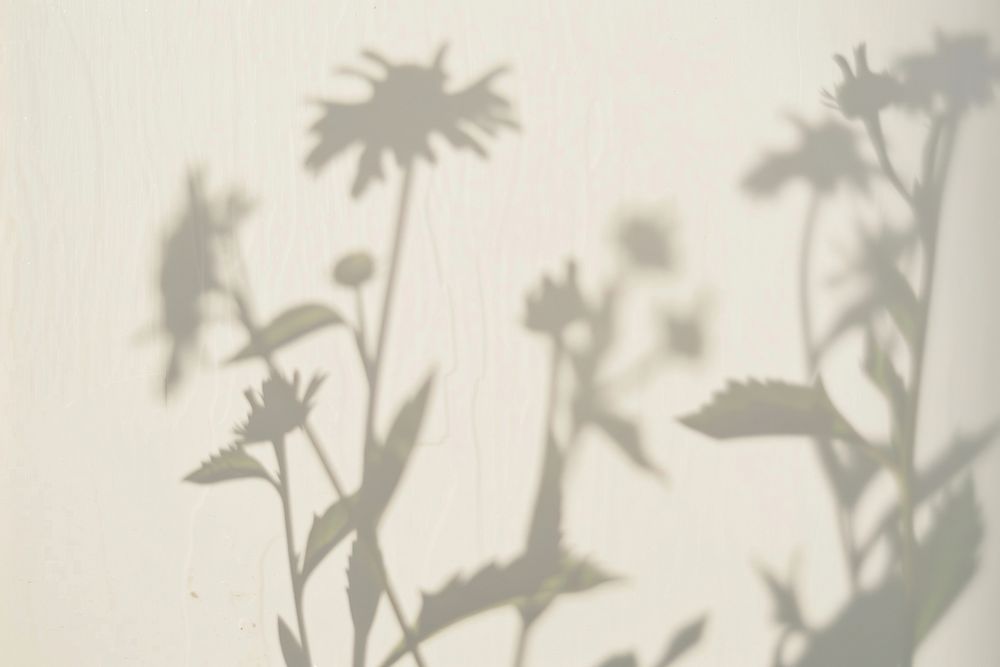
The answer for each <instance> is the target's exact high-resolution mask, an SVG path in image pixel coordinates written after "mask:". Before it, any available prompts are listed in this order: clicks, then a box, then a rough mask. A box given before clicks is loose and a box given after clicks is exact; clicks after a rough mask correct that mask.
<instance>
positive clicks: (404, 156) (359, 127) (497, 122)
mask: <svg viewBox="0 0 1000 667" xmlns="http://www.w3.org/2000/svg"><path fill="white" fill-rule="evenodd" d="M446 53H447V45H443V46H441V47H440V48H439V49H438V52H437V54H436V55H435V56H434V58H433V60H432V61H431V63H430V64H429V65H419V64H414V63H404V64H394V63H392V62H390V61H389V60H387V59H386V58H385V57H384V56H382V55H381V54H378V53H376V52H374V51H365V52H364V53H362V55H363V56H364V58H365V59H366V60H368V61H369V63H370V64H372V65H374V66H375V67H376V68H378V69H380V70H381V73H382V76H381V77H380V76H378V75H373V74H368V73H365V72H363V71H360V70H356V69H345V70H343V71H344V72H345V73H347V74H352V75H355V76H358V77H361V78H362V79H363V80H364V81H365V82H366V83H367V84H368V85H369V86H370V87H371V95H370V96H369V97H368V99H367V100H365V101H364V102H356V103H344V102H330V101H325V100H320V101H319V102H318V104H319V105H320V106H321V108H322V115H321V116H320V117H319V119H318V120H317V121H316V122H315V123H314V124H313V126H312V128H311V132H312V133H313V134H314V135H315V137H316V145H315V146H314V147H313V148H312V150H311V151H310V152H309V155H308V156H307V157H306V160H305V164H306V167H307V168H308V169H309V170H310V171H312V172H313V173H318V172H320V171H322V170H323V169H324V168H325V167H326V166H327V165H328V164H329V163H330V161H331V160H332V159H333V158H334V157H335V156H336V155H337V154H339V153H340V152H342V151H344V150H346V149H347V148H349V147H351V146H352V145H354V144H360V145H361V156H360V158H359V159H358V168H357V172H356V174H355V178H354V184H353V185H352V186H351V194H352V195H354V196H355V197H359V196H361V195H362V194H363V193H364V191H365V190H366V189H367V187H368V185H369V184H370V183H371V182H372V181H376V180H382V179H383V178H384V172H383V164H382V163H383V159H384V154H385V153H391V154H392V155H393V157H395V159H396V163H397V164H398V165H399V167H400V168H401V169H407V168H409V167H410V166H411V165H412V164H413V162H414V161H415V160H416V159H417V158H423V159H425V160H427V161H429V162H431V163H433V162H434V161H435V159H436V157H435V154H434V150H433V147H432V146H431V137H432V136H433V135H435V134H437V135H440V136H442V137H443V138H444V139H445V140H446V141H447V142H448V143H449V144H451V145H452V146H453V147H455V148H461V149H468V150H471V151H473V152H474V153H476V154H477V155H479V156H480V157H486V154H487V153H486V147H485V146H484V144H483V142H482V140H481V139H480V138H478V137H477V133H478V134H480V135H485V136H487V137H490V136H493V135H494V134H496V133H497V132H498V131H500V130H502V129H505V128H506V129H517V127H518V124H517V121H516V120H515V119H514V117H513V110H512V107H511V104H510V102H509V101H508V100H507V99H506V98H504V97H503V96H502V95H500V94H499V93H497V92H496V91H495V90H493V83H494V81H495V80H496V79H497V78H498V77H499V76H500V75H501V74H503V72H504V71H505V68H503V67H498V68H496V69H494V70H492V71H490V72H488V73H487V74H485V75H484V76H482V77H480V78H479V79H478V80H476V81H475V82H473V83H471V84H469V85H468V86H466V87H464V88H461V89H458V90H450V89H449V88H448V75H447V73H446V72H445V69H444V59H445V55H446Z"/></svg>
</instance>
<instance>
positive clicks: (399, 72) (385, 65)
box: [306, 47, 516, 667]
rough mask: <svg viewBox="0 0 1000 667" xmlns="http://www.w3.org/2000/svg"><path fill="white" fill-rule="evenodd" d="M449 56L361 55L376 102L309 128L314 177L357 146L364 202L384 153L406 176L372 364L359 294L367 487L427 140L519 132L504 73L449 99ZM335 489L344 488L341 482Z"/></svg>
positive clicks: (408, 637) (413, 645)
mask: <svg viewBox="0 0 1000 667" xmlns="http://www.w3.org/2000/svg"><path fill="white" fill-rule="evenodd" d="M445 53H446V48H445V47H442V48H441V49H439V51H438V53H437V54H436V55H435V57H434V59H433V61H432V63H431V64H430V65H429V66H421V65H411V64H404V65H394V64H392V63H390V62H389V61H388V60H387V59H386V58H384V57H383V56H381V55H379V54H376V53H374V52H365V53H364V54H363V55H364V56H365V57H366V58H367V59H368V60H369V61H372V62H374V63H375V64H376V65H378V66H379V67H381V68H382V69H383V70H384V74H385V77H384V78H381V79H379V78H376V77H375V76H373V75H368V74H365V73H362V72H359V71H357V70H347V71H348V72H349V73H351V74H355V75H358V76H360V77H361V78H363V79H364V80H365V81H367V82H368V84H369V85H370V86H371V88H372V95H371V97H370V99H369V100H367V101H365V102H362V103H357V104H345V103H339V102H321V105H322V107H323V110H324V113H323V115H322V116H321V117H320V119H319V120H318V121H317V122H316V123H315V125H314V126H313V127H312V130H313V132H314V133H315V134H316V135H317V140H318V142H317V144H316V145H315V147H314V148H313V149H312V151H311V152H310V154H309V156H308V157H307V159H306V165H307V166H308V167H309V168H310V169H311V170H313V171H314V172H318V171H319V170H321V169H323V168H324V167H325V166H326V165H327V164H328V162H329V161H330V160H331V159H332V158H333V157H334V156H336V155H337V154H338V153H339V152H340V151H342V150H343V149H345V148H346V147H348V146H350V145H351V144H354V143H360V144H361V145H362V149H361V150H362V154H361V158H360V160H359V163H358V169H357V173H356V176H355V179H354V185H353V187H352V194H353V195H354V196H355V197H357V196H360V195H361V194H363V193H364V191H365V190H366V188H367V187H368V185H369V183H370V182H371V181H373V180H381V179H382V178H383V171H382V161H383V153H385V152H389V153H392V154H393V155H394V156H395V158H396V161H397V163H398V164H399V166H400V167H401V169H402V181H401V184H400V190H399V199H398V204H397V212H396V220H395V226H394V229H393V233H392V248H391V251H390V258H389V270H388V275H387V277H386V283H385V291H384V293H383V298H382V308H381V310H380V314H379V317H380V323H379V326H378V330H377V334H376V339H375V349H374V353H373V356H372V357H371V358H369V357H368V356H367V352H366V349H367V347H366V346H367V342H366V340H365V335H364V333H363V331H364V326H365V325H364V320H363V318H364V312H363V310H364V308H363V296H362V295H361V293H360V289H359V290H358V292H357V305H358V317H359V324H358V327H359V334H358V336H357V340H358V353H359V356H360V361H361V364H362V367H363V368H364V369H365V373H366V378H367V380H368V406H367V410H366V415H365V435H364V460H365V470H364V475H365V477H366V481H368V480H367V478H368V477H369V476H370V475H369V471H370V469H371V468H372V466H373V465H374V462H375V459H376V458H377V457H378V452H379V441H378V436H377V434H376V423H377V417H378V401H379V397H380V393H381V392H380V383H381V377H382V368H383V365H384V358H385V349H386V343H387V340H388V334H389V324H390V320H391V315H392V309H393V301H394V296H395V293H396V288H397V284H398V282H399V278H398V274H399V268H400V264H401V258H402V249H403V242H404V238H405V231H406V222H407V218H408V213H409V203H410V193H411V190H412V185H413V180H414V176H415V169H416V159H417V158H418V157H424V158H427V159H429V160H431V161H433V160H434V155H433V152H432V148H431V145H430V138H431V135H433V134H434V133H439V134H441V135H443V136H444V137H445V139H446V140H448V141H449V142H450V143H451V144H452V145H453V146H455V147H457V148H468V149H471V150H473V151H475V152H476V153H478V154H479V155H480V156H481V157H485V156H486V151H485V149H484V148H483V146H482V145H481V144H480V143H479V141H478V140H477V139H476V138H475V135H474V134H473V132H472V131H473V130H479V131H482V132H485V133H487V134H493V132H494V131H495V130H496V129H498V128H501V127H509V128H514V127H516V123H515V122H514V121H513V119H512V118H511V116H510V104H509V103H508V102H507V101H506V100H505V99H504V98H503V97H501V96H500V95H498V94H497V93H495V92H494V91H493V90H492V88H491V84H492V81H493V79H494V78H495V77H496V76H497V75H498V74H499V73H501V72H502V69H497V70H494V71H493V72H491V73H489V74H487V75H486V76H484V77H482V78H481V79H480V80H479V81H477V82H475V83H473V84H472V85H471V86H469V87H467V88H465V89H463V90H460V91H458V92H449V91H447V90H446V88H445V82H446V80H447V75H446V74H445V71H444V56H445ZM331 480H333V477H331ZM334 485H335V487H339V485H338V484H336V482H335V484H334ZM338 495H339V496H340V498H341V499H342V500H345V501H349V499H348V497H347V496H346V495H345V494H344V493H342V492H341V491H340V490H339V488H338ZM375 522H376V517H375V516H368V517H366V516H359V517H357V525H358V528H359V530H358V536H359V540H363V541H364V543H365V544H366V545H367V548H368V549H369V550H370V553H369V554H368V556H369V557H370V558H371V559H372V562H375V563H377V566H378V574H379V576H380V578H381V584H382V588H383V590H384V592H385V594H386V597H387V598H388V600H389V603H390V605H391V607H392V610H393V613H394V615H395V616H396V620H397V622H398V623H399V625H400V628H401V630H402V632H403V637H404V641H405V643H406V646H407V648H408V650H409V652H410V653H411V654H412V656H413V659H414V661H415V662H416V663H417V665H418V667H424V665H425V661H424V659H423V657H422V655H421V653H420V649H419V640H418V639H417V638H416V637H415V635H414V632H413V631H412V629H411V628H410V625H409V624H408V623H407V622H406V620H405V617H404V613H403V610H402V606H401V604H400V602H399V599H398V596H397V595H396V593H395V591H394V590H393V588H392V587H391V586H390V585H389V582H388V574H387V572H386V571H385V566H384V563H383V561H382V558H381V555H380V553H379V548H378V544H377V541H376V539H377V538H376V532H375V530H374V524H375ZM362 528H364V529H362ZM369 543H370V544H369ZM354 660H355V664H356V665H363V663H364V652H363V648H361V650H360V653H359V651H358V650H357V649H356V652H355V658H354Z"/></svg>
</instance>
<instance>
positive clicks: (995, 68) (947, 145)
mask: <svg viewBox="0 0 1000 667" xmlns="http://www.w3.org/2000/svg"><path fill="white" fill-rule="evenodd" d="M936 47H937V48H936V50H935V51H933V52H931V53H926V54H918V55H914V56H909V57H907V58H904V59H903V60H902V61H901V62H900V64H899V67H898V71H897V73H895V74H889V73H876V72H873V71H872V70H871V69H870V68H869V65H868V60H867V53H866V50H865V48H864V46H863V45H862V46H860V47H858V48H857V49H856V50H855V54H854V66H853V67H852V66H851V64H850V63H849V62H848V60H847V59H846V58H845V57H843V56H837V57H836V58H835V60H836V63H837V65H838V67H839V68H840V70H841V72H842V73H843V81H842V82H841V83H840V84H839V85H838V86H837V87H836V88H835V89H834V91H833V92H832V93H824V96H825V98H826V101H827V104H828V105H829V106H831V107H834V108H835V109H837V110H838V111H840V112H841V113H842V114H843V116H844V117H845V118H847V119H848V120H857V121H860V122H861V123H862V124H863V126H864V128H865V130H866V136H867V138H868V140H869V142H870V144H871V150H872V152H873V153H874V154H875V156H876V158H877V162H878V165H879V169H880V171H881V175H882V177H883V178H884V179H885V181H886V182H887V183H888V184H889V185H890V186H891V188H892V190H893V191H894V192H895V193H896V194H897V195H898V196H899V197H900V198H901V199H902V201H903V203H904V205H905V207H906V208H907V209H908V211H909V217H910V220H909V222H908V225H907V226H906V228H905V229H904V230H902V231H896V230H894V229H892V228H890V227H889V226H888V225H883V227H882V229H881V230H880V231H879V232H878V233H877V235H876V236H874V237H873V236H871V235H870V234H869V233H868V232H864V233H863V234H862V235H863V237H864V238H863V241H862V247H861V250H860V253H859V256H858V258H857V259H854V260H852V262H851V263H850V264H849V266H848V267H847V269H846V271H845V272H844V273H843V274H841V275H840V276H839V277H838V281H841V280H844V279H850V280H855V281H857V280H860V281H861V282H862V284H863V286H864V288H865V289H864V290H863V291H862V296H861V297H860V299H857V300H856V301H855V303H853V304H850V305H849V306H848V307H847V308H845V309H844V311H843V312H842V313H840V314H839V315H837V317H836V318H835V319H834V322H833V324H832V325H831V326H830V328H829V331H827V332H825V333H824V334H823V335H822V336H819V337H817V336H816V335H815V334H814V333H813V332H812V325H811V320H810V319H809V318H810V315H809V312H808V309H809V306H810V299H809V298H808V297H803V294H806V292H807V290H808V289H809V285H810V284H811V283H810V281H809V280H808V275H807V274H808V272H809V262H808V261H803V262H802V264H801V266H800V269H801V271H802V275H800V281H801V282H800V307H801V308H802V309H803V313H802V318H803V320H802V322H803V327H802V328H803V334H804V337H805V339H806V348H807V352H808V356H809V359H808V362H809V368H810V372H811V373H812V372H814V371H815V370H816V369H818V367H819V366H818V364H819V362H820V361H821V359H822V357H823V355H824V353H825V352H826V351H827V350H828V348H829V347H830V345H832V344H833V343H834V342H835V341H837V340H839V339H840V338H841V337H842V336H843V335H844V334H846V333H848V332H849V331H853V330H860V332H861V333H862V334H863V335H864V338H865V344H866V355H865V360H864V363H863V364H862V368H863V370H864V372H865V375H866V378H867V380H868V381H869V382H871V383H872V384H873V385H874V388H875V389H876V390H877V391H879V393H881V395H882V396H883V398H884V399H885V403H886V408H887V413H888V422H889V425H890V429H889V432H890V434H889V438H888V442H887V443H884V442H877V441H873V440H871V439H869V438H867V437H865V436H863V435H861V434H860V433H859V432H858V430H857V429H855V428H854V426H853V425H852V424H851V422H850V421H849V420H848V419H847V418H846V417H845V416H844V415H843V414H842V413H841V412H840V411H839V410H838V409H837V407H836V406H835V405H834V403H833V401H832V400H831V399H830V397H829V395H828V394H827V393H826V390H825V388H824V387H823V383H822V380H821V379H818V378H817V379H816V380H815V381H813V382H812V383H811V384H809V385H795V384H791V383H786V382H777V381H769V382H756V381H750V382H747V383H736V382H733V383H730V385H729V386H728V387H727V388H726V389H725V390H724V391H722V392H720V393H719V394H717V395H716V396H715V397H714V399H713V401H712V402H711V403H710V404H708V405H707V406H705V407H704V408H702V409H701V410H700V411H699V412H697V413H695V414H692V415H689V416H687V417H684V418H682V420H681V421H682V422H683V423H685V424H687V425H688V426H690V427H691V428H694V429H696V430H699V431H701V432H703V433H705V434H707V435H709V436H712V437H714V438H719V439H728V438H740V437H749V436H767V435H771V436H773V435H792V436H806V437H811V438H813V439H815V440H816V441H817V442H819V443H820V445H821V447H820V451H821V453H823V452H825V454H824V456H823V458H824V466H825V467H826V469H827V470H828V471H833V473H834V474H833V475H832V480H833V482H834V486H835V491H837V499H838V504H839V505H840V511H841V512H842V514H841V523H840V529H841V534H842V537H844V538H846V539H845V542H844V544H845V553H846V554H847V556H848V563H849V566H850V573H851V597H850V598H849V599H848V601H847V603H846V604H845V605H844V607H843V609H842V611H841V612H840V614H839V615H837V616H836V617H835V618H834V619H833V620H832V621H831V622H830V623H829V624H828V625H826V626H824V627H819V628H817V627H813V626H811V625H810V624H809V623H808V622H806V620H805V619H804V616H803V615H802V614H801V611H800V610H799V607H798V603H797V599H796V596H795V591H794V588H792V587H791V586H790V585H787V584H785V583H782V582H780V581H779V580H778V579H777V578H775V577H773V576H771V575H769V574H767V573H765V581H766V583H767V585H768V588H769V590H770V591H771V593H772V596H773V597H774V599H775V602H776V606H777V609H778V612H777V619H778V621H779V625H781V626H782V632H781V636H780V638H779V642H778V646H777V650H776V658H775V664H776V665H783V664H784V662H783V653H784V648H785V644H786V642H787V641H788V640H789V639H791V638H792V637H794V636H795V635H800V636H803V637H804V639H805V640H806V645H805V648H804V650H803V651H801V652H800V657H799V658H798V660H797V661H796V664H797V665H799V666H800V667H818V666H819V665H829V664H852V665H860V664H865V665H868V664H871V665H876V664H877V665H901V666H902V667H912V665H913V661H914V658H915V655H916V652H917V649H918V647H919V645H920V643H921V642H922V641H923V640H924V639H925V638H926V637H927V636H928V634H929V633H930V631H931V630H932V628H933V627H934V626H935V625H936V624H937V623H938V622H939V621H940V620H941V618H942V617H943V616H944V614H945V613H946V612H947V610H948V608H949V607H950V605H951V604H952V603H953V602H954V601H955V600H956V599H957V598H958V596H959V595H960V594H961V592H962V591H963V590H964V589H965V588H966V587H967V586H968V584H969V583H970V581H971V580H972V578H973V576H974V574H975V572H976V569H977V560H978V551H979V549H980V546H981V543H982V540H983V528H982V518H981V516H980V514H981V510H980V508H979V506H978V504H977V502H976V500H975V496H974V489H973V485H972V481H971V476H967V477H966V480H965V481H964V482H963V483H962V484H960V485H959V488H958V489H955V488H954V485H953V484H952V483H951V481H952V479H953V478H954V477H955V476H956V475H958V474H960V473H966V472H967V471H968V470H969V468H970V466H971V465H972V463H973V462H974V461H975V459H976V458H977V457H978V456H979V455H980V454H981V453H983V452H984V451H985V450H986V449H987V448H988V447H989V446H990V445H991V444H992V440H993V437H994V435H995V431H996V429H995V428H992V427H991V428H986V429H984V430H983V431H981V432H980V433H978V434H976V435H975V436H973V437H971V438H968V439H961V438H956V442H955V444H954V445H952V446H951V447H949V448H948V449H947V450H946V451H945V453H944V454H942V455H940V456H939V457H938V458H937V459H936V460H934V461H932V462H931V464H930V465H928V466H927V467H926V468H923V469H919V470H918V468H917V466H916V460H917V457H916V445H917V439H918V434H919V419H920V415H921V413H922V403H921V396H922V394H923V393H924V391H925V389H926V387H925V386H924V385H925V384H926V379H925V377H924V371H925V368H926V364H927V354H928V345H927V341H928V332H929V323H930V317H931V306H932V302H933V297H934V292H935V282H936V280H937V275H936V271H937V244H938V236H939V232H940V227H941V219H942V212H943V206H944V199H945V193H946V186H947V181H948V176H949V173H950V171H951V162H952V157H953V154H954V150H955V144H956V139H957V134H958V130H959V127H960V124H961V121H962V119H963V118H964V116H965V114H966V113H967V112H968V111H969V109H970V108H971V107H973V106H976V105H982V104H985V103H987V102H989V101H991V100H992V88H993V86H994V84H995V83H996V82H997V80H1000V59H997V58H996V57H995V56H992V55H990V53H989V50H988V41H987V40H986V39H985V38H984V37H981V36H977V35H961V36H958V37H948V36H944V35H939V36H938V39H937V45H936ZM889 107H897V108H900V109H902V110H904V111H910V112H917V113H920V114H921V115H923V116H925V117H926V118H927V120H928V121H929V123H928V124H929V129H928V131H927V135H926V137H925V139H924V145H923V150H922V162H921V164H920V166H919V174H918V176H917V177H916V178H915V179H914V185H913V186H912V187H907V186H906V184H905V181H904V180H903V179H902V178H901V177H900V175H899V172H898V171H897V170H896V168H895V166H894V164H893V160H892V158H891V154H890V152H889V149H888V145H887V141H886V138H885V135H884V133H883V129H882V117H881V114H882V112H883V111H884V110H885V109H887V108H889ZM839 131H840V132H841V133H844V132H849V131H848V130H846V129H842V130H839ZM816 136H817V135H816V134H814V135H813V137H812V138H811V139H810V138H807V139H806V140H804V141H803V146H802V150H799V151H798V152H792V153H787V154H777V155H775V154H772V155H771V156H769V157H768V158H767V159H765V160H764V162H763V163H762V164H761V166H759V167H758V168H757V169H756V170H755V171H754V172H753V173H752V174H751V177H750V179H748V183H749V185H751V186H754V187H757V189H758V191H759V192H764V193H766V192H767V191H768V190H769V189H770V190H773V189H775V188H776V187H777V186H779V185H780V184H782V183H784V182H785V181H787V180H790V179H791V178H805V180H807V182H809V183H810V184H811V185H812V186H813V188H814V190H815V192H817V193H820V192H823V191H824V190H825V189H828V186H829V185H830V184H831V183H832V182H833V181H832V179H831V178H829V177H830V175H831V171H830V170H831V168H832V167H834V166H837V165H838V164H839V165H840V166H843V165H846V164H852V165H853V167H854V168H852V169H850V170H846V171H844V170H841V172H840V176H841V177H845V176H850V175H851V174H853V179H854V181H855V182H856V183H859V184H865V183H866V181H867V176H865V173H866V171H867V170H866V169H863V168H862V167H860V166H859V165H861V164H862V163H861V162H860V161H859V160H858V159H856V156H855V158H852V160H851V161H850V162H847V161H844V160H843V159H842V158H843V157H844V156H845V155H846V153H845V152H844V151H845V147H847V146H850V145H853V144H852V143H851V142H853V139H852V140H851V142H848V141H840V142H836V144H834V143H827V144H826V145H824V144H823V142H820V141H816V140H815V137H816ZM845 136H847V135H845ZM806 148H813V149H816V150H812V151H810V150H805V149H806ZM809 238H810V233H809V232H808V231H807V233H806V239H807V240H808V239H809ZM802 252H803V256H807V255H808V253H809V250H808V248H806V247H803V251H802ZM910 255H914V256H917V257H919V259H920V272H919V278H917V279H915V278H914V276H913V275H912V273H913V271H912V270H911V271H909V272H908V271H906V270H904V268H903V267H902V266H901V264H902V260H903V259H904V258H905V257H908V256H910ZM914 283H918V284H917V285H916V286H914ZM886 325H888V326H886ZM897 345H902V346H905V348H906V350H907V351H908V354H907V355H905V363H906V364H907V368H908V371H909V372H908V373H905V374H904V373H902V372H900V370H898V369H897V366H896V364H897V362H898V361H899V360H898V359H897V356H898V355H894V354H893V349H894V347H895V346H897ZM904 378H907V379H904ZM835 441H838V442H840V443H842V444H844V445H845V446H846V447H847V451H848V452H849V455H850V457H851V459H849V461H848V463H847V464H846V465H845V464H842V463H841V462H840V459H839V457H835V456H833V455H834V454H835V452H833V451H832V449H830V448H829V445H830V444H832V443H833V442H835ZM865 458H867V459H868V462H867V464H865V465H864V466H859V465H858V464H856V463H853V462H851V461H852V460H859V459H865ZM879 473H882V474H884V475H885V476H886V477H888V478H889V479H890V480H892V482H893V483H894V485H895V499H894V506H893V507H891V508H890V510H889V511H888V512H887V513H886V515H885V517H884V518H883V520H881V521H879V522H878V523H877V527H876V529H875V531H874V532H873V533H872V534H871V536H870V537H868V538H867V539H865V540H862V541H861V542H860V543H856V542H855V540H854V534H855V529H856V528H855V526H854V525H853V519H852V515H851V514H850V513H849V510H852V509H853V508H854V507H855V505H856V504H857V503H858V501H859V500H860V498H861V496H862V494H863V493H864V491H865V489H866V488H868V487H869V485H870V483H871V482H872V481H873V480H874V479H876V478H877V476H878V474H879ZM935 496H936V499H937V500H938V503H937V507H931V508H929V509H924V512H925V513H927V512H929V513H931V514H932V518H931V522H930V527H929V528H928V529H927V530H926V531H924V534H923V535H921V536H920V537H919V538H918V535H917V531H916V529H915V524H916V519H917V513H918V511H920V510H921V509H922V507H921V505H922V504H926V503H927V501H928V500H931V499H932V497H935ZM882 541H884V542H886V543H887V544H888V546H889V549H890V554H891V558H890V563H889V566H888V568H887V569H886V571H885V572H884V573H883V575H882V579H881V581H880V582H879V583H878V585H877V586H876V587H875V588H874V589H872V588H862V587H861V586H860V583H859V580H858V575H859V573H860V571H861V568H862V567H864V565H865V564H866V562H868V561H869V559H870V558H871V556H872V551H873V548H874V546H875V545H876V544H878V543H880V542H882Z"/></svg>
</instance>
